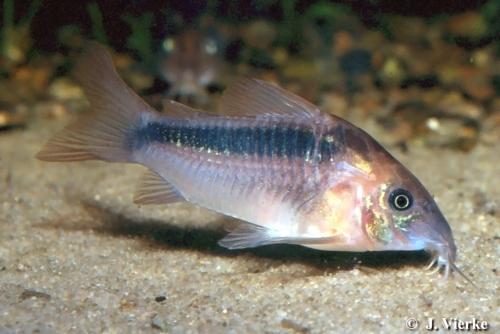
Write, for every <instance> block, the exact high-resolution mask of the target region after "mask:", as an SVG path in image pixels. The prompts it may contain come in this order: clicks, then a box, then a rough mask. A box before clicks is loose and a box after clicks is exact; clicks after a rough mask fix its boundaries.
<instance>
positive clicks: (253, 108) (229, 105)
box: [220, 79, 320, 118]
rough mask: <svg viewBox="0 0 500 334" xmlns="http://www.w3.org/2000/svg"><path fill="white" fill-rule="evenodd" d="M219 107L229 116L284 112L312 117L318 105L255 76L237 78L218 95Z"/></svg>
mask: <svg viewBox="0 0 500 334" xmlns="http://www.w3.org/2000/svg"><path fill="white" fill-rule="evenodd" d="M220 111H221V113H222V114H224V115H232V116H251V117H255V116H262V115H267V116H271V115H273V116H281V117H283V116H286V117H297V118H312V117H317V116H318V115H320V111H319V108H318V107H317V106H315V105H314V104H312V103H310V102H308V101H306V100H305V99H303V98H301V97H300V96H298V95H295V94H293V93H290V92H288V91H286V90H284V89H283V88H281V87H278V86H275V85H272V84H269V83H267V82H264V81H261V80H257V79H241V80H238V81H237V82H236V83H234V84H233V85H232V86H230V87H229V88H228V89H227V90H226V91H225V92H224V95H223V96H222V98H221V102H220Z"/></svg>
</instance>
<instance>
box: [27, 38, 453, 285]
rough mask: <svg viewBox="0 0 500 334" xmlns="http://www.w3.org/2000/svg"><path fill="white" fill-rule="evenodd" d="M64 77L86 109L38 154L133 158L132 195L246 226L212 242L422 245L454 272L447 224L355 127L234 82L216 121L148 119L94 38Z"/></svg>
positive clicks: (173, 115)
mask: <svg viewBox="0 0 500 334" xmlns="http://www.w3.org/2000/svg"><path fill="white" fill-rule="evenodd" d="M75 74H76V77H77V79H78V80H79V81H80V83H81V84H82V85H83V87H84V90H85V92H86V94H87V97H88V99H89V100H90V103H91V107H92V109H93V114H92V115H91V116H89V117H86V118H84V119H83V120H80V121H79V122H77V123H76V124H74V125H72V126H69V127H68V128H66V129H65V130H63V131H62V132H61V133H60V134H58V135H56V136H55V137H54V138H52V139H51V140H50V141H49V142H48V143H47V144H46V146H45V147H44V148H43V149H42V150H41V151H40V152H39V153H38V155H37V157H38V158H39V159H41V160H46V161H77V160H92V159H94V160H105V161H111V162H131V163H138V164H142V165H144V166H146V167H148V168H149V169H150V171H149V172H148V173H147V174H146V175H145V177H144V179H143V181H142V183H141V185H140V186H139V188H138V190H137V193H136V194H135V202H137V203H141V204H154V203H165V204H166V203H173V202H177V201H183V200H186V201H189V202H191V203H195V204H198V205H200V206H203V207H206V208H209V209H211V210H214V211H217V212H220V213H223V214H226V215H228V216H232V217H235V218H238V219H241V220H243V221H246V222H247V223H243V224H242V225H241V226H240V227H238V228H236V229H235V230H234V231H232V232H231V233H229V234H228V235H227V236H226V237H225V238H223V239H222V240H221V241H220V244H221V245H222V246H224V247H227V248H231V249H236V248H246V247H256V246H261V245H268V244H276V243H290V244H299V245H303V246H306V247H310V248H316V249H322V250H342V251H378V250H419V249H426V250H428V251H430V252H431V253H432V254H433V261H432V263H431V266H432V265H434V264H435V263H437V266H436V268H437V269H438V270H439V269H441V268H444V271H445V275H446V276H447V275H448V273H449V271H450V268H453V269H454V270H456V271H458V269H457V268H456V266H455V265H454V262H455V260H456V247H455V243H454V240H453V236H452V232H451V229H450V226H449V225H448V223H447V222H446V220H445V218H444V217H443V215H442V214H441V212H440V210H439V208H438V207H437V205H436V203H435V202H434V200H433V199H432V197H431V196H430V194H429V193H428V192H427V190H426V189H425V188H424V187H423V186H422V184H421V183H420V182H419V181H418V180H417V179H416V178H415V176H413V175H412V174H411V173H410V172H409V171H408V170H407V169H406V168H405V167H404V166H402V165H401V164H400V163H399V162H398V161H397V160H396V159H394V158H393V157H392V156H391V155H390V154H389V153H388V152H387V151H386V150H384V149H383V148H382V146H381V145H380V144H378V143H377V142H376V141H375V140H374V139H373V138H371V137H370V136H369V135H368V134H366V133H365V132H364V131H363V130H361V129H359V128H357V127H355V126H354V125H352V124H350V123H348V122H346V121H344V120H342V119H339V118H337V117H334V116H331V115H327V114H324V113H321V112H320V111H319V109H318V108H317V107H316V106H314V105H312V104H311V103H309V102H307V101H305V100H303V99H302V98H300V97H298V96H296V95H293V94H291V93H289V92H287V91H285V90H283V89H281V88H279V87H276V86H273V85H270V84H267V83H265V82H262V81H257V80H242V81H240V82H238V83H236V84H235V85H234V86H232V87H231V88H229V89H228V90H227V91H226V92H225V95H224V97H223V98H222V101H221V107H220V108H221V110H220V111H221V113H222V114H223V116H215V115H208V114H204V113H203V112H200V111H198V110H193V109H191V108H189V107H187V106H184V105H182V104H180V103H177V102H173V101H171V102H170V103H169V106H168V108H167V109H168V110H167V114H166V115H163V114H159V113H157V112H155V111H154V110H152V109H151V107H149V106H148V105H147V104H146V103H145V102H144V101H143V100H142V99H141V98H140V97H138V96H137V95H136V94H135V93H134V92H132V90H131V89H130V88H128V87H127V86H126V84H125V83H124V82H123V81H122V80H121V79H120V78H119V77H118V75H117V73H116V71H115V70H114V68H113V64H112V61H111V58H110V57H109V55H108V54H107V53H106V51H105V50H104V49H103V48H102V47H100V46H99V45H96V44H91V46H90V47H89V48H88V50H87V54H86V55H85V57H83V59H82V60H81V61H80V63H79V64H78V66H77V68H76V71H75Z"/></svg>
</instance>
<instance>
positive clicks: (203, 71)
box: [160, 30, 222, 105]
mask: <svg viewBox="0 0 500 334" xmlns="http://www.w3.org/2000/svg"><path fill="white" fill-rule="evenodd" d="M221 44H222V43H221V41H220V40H219V38H217V36H215V35H214V33H210V34H209V33H206V34H202V33H200V32H198V31H194V30H188V31H186V32H184V33H182V34H181V35H179V36H178V37H176V38H167V39H166V40H165V41H164V43H163V46H164V49H165V51H167V53H168V55H167V57H166V59H165V61H163V62H162V63H161V66H160V72H161V74H162V75H163V77H164V78H165V79H166V80H167V81H168V82H169V83H170V84H171V87H170V90H169V95H170V96H171V97H174V98H175V99H176V100H179V101H186V102H188V101H189V102H194V103H195V104H198V105H204V104H205V103H206V102H207V99H208V94H207V88H208V86H209V85H210V84H213V83H215V82H216V81H217V79H218V76H219V72H220V71H221V69H222V61H221V60H220V58H221Z"/></svg>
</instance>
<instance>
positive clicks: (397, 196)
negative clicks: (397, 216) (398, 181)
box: [389, 189, 413, 211]
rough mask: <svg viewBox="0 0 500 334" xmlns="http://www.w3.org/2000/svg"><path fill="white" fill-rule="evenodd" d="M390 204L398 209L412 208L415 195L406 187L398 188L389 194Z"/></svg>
mask: <svg viewBox="0 0 500 334" xmlns="http://www.w3.org/2000/svg"><path fill="white" fill-rule="evenodd" d="M389 204H390V205H391V207H392V208H393V209H395V210H398V211H404V210H407V209H409V208H411V206H412V204H413V196H412V195H411V194H410V192H408V191H407V190H404V189H396V190H394V191H393V192H391V194H390V195H389Z"/></svg>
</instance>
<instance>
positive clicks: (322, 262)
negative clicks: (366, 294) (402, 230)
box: [37, 199, 429, 275]
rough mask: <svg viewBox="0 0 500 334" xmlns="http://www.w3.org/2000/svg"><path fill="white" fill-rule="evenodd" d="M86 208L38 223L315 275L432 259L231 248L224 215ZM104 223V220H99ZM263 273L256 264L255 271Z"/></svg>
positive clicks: (85, 203)
mask: <svg viewBox="0 0 500 334" xmlns="http://www.w3.org/2000/svg"><path fill="white" fill-rule="evenodd" d="M80 204H81V207H82V208H83V209H84V211H85V212H86V213H87V214H88V216H90V217H91V219H89V218H88V217H87V218H84V219H81V220H76V221H75V220H74V219H73V220H71V219H69V220H68V217H60V218H61V219H56V220H52V221H50V222H44V223H42V224H37V226H39V227H45V228H57V229H64V230H68V231H93V232H95V233H98V234H103V235H109V236H113V237H125V238H132V239H134V240H139V241H142V242H143V243H144V247H146V248H155V249H158V248H162V249H165V250H187V251H193V252H200V253H203V254H212V255H215V256H223V257H243V258H245V259H249V258H253V259H258V260H259V261H262V260H265V261H267V262H268V263H266V264H265V265H263V267H274V266H280V265H283V264H287V263H299V264H303V265H306V266H308V267H310V268H311V269H313V274H317V275H324V274H331V273H335V272H338V271H346V270H352V269H354V268H358V269H360V270H361V271H363V272H365V273H367V274H372V273H376V272H378V271H379V270H381V269H384V268H393V269H397V268H401V267H404V266H415V267H416V266H422V265H424V264H426V263H428V261H429V255H428V254H426V253H425V252H424V251H414V252H406V251H405V252H403V251H381V252H337V251H319V250H314V249H310V248H306V247H303V246H299V245H287V244H277V245H268V246H262V247H258V248H247V249H241V250H229V249H226V248H224V247H221V246H219V245H218V241H219V240H220V239H221V238H223V237H224V235H226V233H227V232H226V231H225V230H224V229H223V228H222V227H221V226H222V225H223V224H227V223H228V221H229V220H230V218H222V219H221V221H220V222H218V223H216V224H214V225H218V226H219V228H218V229H217V228H216V229H214V228H199V227H192V226H187V227H184V226H179V225H175V224H169V223H168V221H165V220H158V219H138V218H133V217H129V216H127V215H125V214H123V213H120V212H117V211H116V210H113V209H112V208H110V207H108V206H105V205H104V204H103V203H101V202H97V201H93V200H88V199H84V200H81V201H80ZM96 222H101V223H96ZM259 271H262V270H261V269H259V268H253V272H259Z"/></svg>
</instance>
